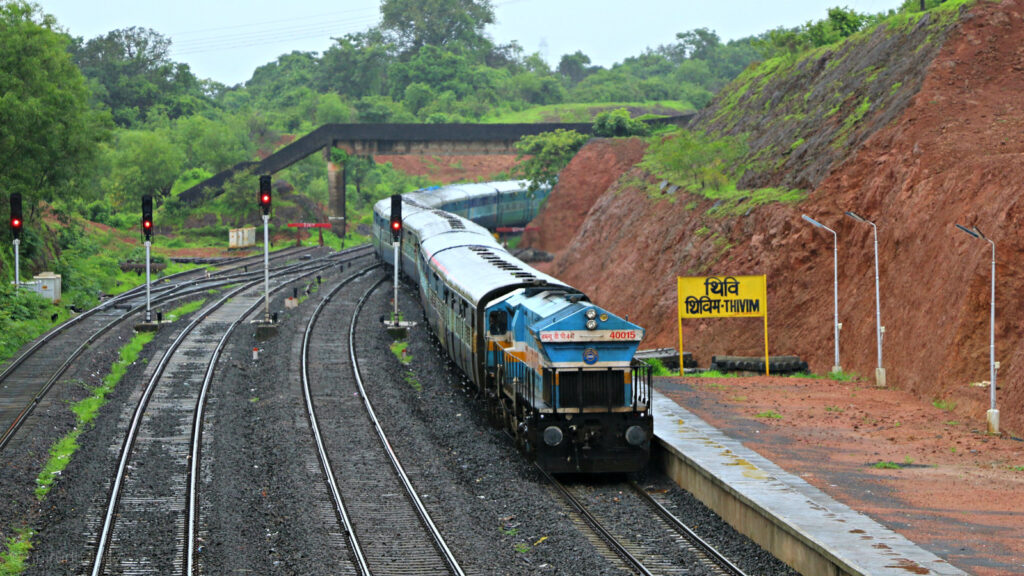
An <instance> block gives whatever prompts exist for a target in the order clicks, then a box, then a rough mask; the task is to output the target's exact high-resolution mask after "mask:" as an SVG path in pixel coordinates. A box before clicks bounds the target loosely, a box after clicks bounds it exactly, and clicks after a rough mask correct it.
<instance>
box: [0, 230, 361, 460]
mask: <svg viewBox="0 0 1024 576" xmlns="http://www.w3.org/2000/svg"><path fill="white" fill-rule="evenodd" d="M360 248H362V247H359V248H355V249H352V250H351V251H350V252H345V253H342V254H346V255H353V256H354V257H358V256H356V255H355V254H354V253H356V252H359V251H361V250H360ZM332 257H334V255H331V256H328V257H327V258H332ZM310 264H311V263H310V262H303V263H299V264H293V265H291V266H287V267H285V268H284V269H282V270H279V271H275V273H274V275H275V276H276V275H279V274H288V273H291V272H292V271H294V270H295V269H301V268H302V267H304V266H310ZM192 272H195V270H187V271H185V272H179V273H177V275H180V274H189V273H192ZM247 275H255V273H243V274H238V275H234V276H225V277H224V278H222V279H221V280H219V281H217V282H214V283H213V284H212V285H210V286H204V287H203V289H210V288H212V287H218V286H222V285H225V284H229V283H232V282H234V281H235V280H236V279H237V278H238V277H244V276H247ZM171 276H175V275H174V274H172V275H171ZM171 276H168V277H167V278H170V277H171ZM205 280H206V279H205V278H200V279H195V280H191V281H188V282H183V283H181V284H176V285H174V286H171V287H170V288H169V289H168V291H167V293H164V294H160V296H158V301H159V302H161V303H165V302H169V301H173V300H176V299H180V298H184V297H186V296H189V295H190V294H188V293H185V294H177V293H176V292H177V291H179V290H182V289H184V288H185V287H187V286H189V285H190V284H192V285H194V284H199V283H201V282H203V281H205ZM140 289H141V288H140V287H138V286H137V287H135V288H133V289H132V290H129V291H127V292H124V293H122V294H119V295H118V296H117V297H115V298H112V299H111V300H108V301H107V302H104V303H103V304H101V305H100V306H97V307H95V308H92V309H90V310H88V311H86V312H85V313H83V314H81V315H79V316H77V317H75V318H73V319H72V320H71V321H69V322H66V323H64V324H62V325H61V326H59V327H58V328H57V329H55V330H52V331H51V332H50V333H48V334H47V335H46V336H45V337H44V338H43V339H42V340H39V341H37V342H36V343H35V344H33V346H32V347H31V348H30V349H29V350H27V351H26V352H25V353H24V354H22V355H21V356H20V357H19V358H18V359H17V360H16V361H15V362H14V363H12V364H11V365H10V366H9V367H8V368H7V370H5V371H4V372H3V374H0V381H3V379H4V378H6V377H7V376H8V375H9V374H10V373H11V372H13V371H14V370H15V369H16V368H17V367H18V366H19V365H21V364H22V362H23V361H24V360H26V359H27V358H29V357H30V356H31V355H33V354H35V353H36V352H38V350H39V348H41V347H42V345H43V344H45V343H47V342H48V341H49V340H50V339H52V338H53V337H54V336H55V335H57V334H59V333H61V332H63V331H65V330H67V329H68V328H70V327H71V326H73V325H74V324H75V323H77V322H78V321H80V320H82V319H83V318H86V317H88V316H92V315H93V314H94V313H96V312H99V311H101V310H105V309H106V308H108V307H116V303H117V302H120V301H122V300H128V299H130V298H132V297H135V296H136V295H137V294H133V293H134V292H138V291H140ZM143 309H144V304H139V305H137V306H135V307H134V308H129V309H128V310H127V311H126V312H125V313H124V314H123V315H122V316H120V317H118V318H115V319H114V320H112V321H110V322H109V323H107V324H106V325H104V326H101V327H100V328H99V329H98V330H97V331H95V332H93V333H92V334H91V335H90V336H89V338H87V339H86V340H85V342H83V343H82V344H81V345H79V346H78V347H77V348H76V349H75V350H74V351H73V352H72V353H71V354H70V355H69V356H68V357H67V358H66V359H65V360H64V362H63V363H62V364H61V365H60V367H58V368H57V370H56V371H55V372H54V373H53V375H51V376H50V378H49V379H48V380H47V381H46V383H45V384H43V386H42V387H40V389H39V391H38V392H36V394H35V395H34V396H33V397H32V399H31V400H30V401H29V402H28V403H27V404H26V405H25V407H24V408H22V410H21V412H19V413H18V414H17V416H15V418H14V421H12V422H11V424H10V425H9V426H8V427H7V429H6V430H5V431H4V433H3V434H2V435H0V452H2V451H3V450H4V449H5V448H6V447H7V445H8V444H9V443H10V442H11V440H12V439H13V438H14V435H15V434H16V433H17V432H18V430H20V429H21V426H22V424H23V423H24V422H25V419H26V418H28V416H29V415H31V414H32V412H33V411H34V410H35V408H36V406H38V405H39V402H40V401H42V399H43V398H44V397H45V396H46V394H47V393H49V391H50V389H51V388H52V387H53V385H54V384H56V383H57V381H58V380H59V379H60V377H61V376H63V375H64V373H65V372H66V371H67V370H68V368H70V367H71V365H72V363H73V362H74V361H75V360H76V359H77V358H78V357H79V356H81V354H82V353H83V352H85V351H86V350H87V349H88V348H89V347H90V346H91V345H92V343H93V342H95V341H96V340H98V339H99V338H100V336H103V335H104V334H106V333H107V332H109V331H110V330H112V329H113V328H114V327H116V326H117V325H119V324H121V323H122V322H125V321H127V320H128V319H129V318H130V317H131V316H133V315H135V314H138V313H139V312H141V311H142V310H143Z"/></svg>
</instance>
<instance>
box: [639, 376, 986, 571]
mask: <svg viewBox="0 0 1024 576" xmlns="http://www.w3.org/2000/svg"><path fill="white" fill-rule="evenodd" d="M652 405H653V411H654V432H655V435H656V436H657V437H658V439H659V441H660V443H661V445H662V447H663V448H664V456H663V457H664V458H665V460H666V463H665V464H666V466H667V467H672V466H675V467H681V468H680V469H682V468H685V469H686V471H685V472H681V473H679V474H674V476H677V481H679V477H685V478H688V479H689V480H686V479H684V480H683V481H682V482H680V483H681V484H683V487H684V488H687V489H690V488H691V487H690V486H687V485H686V484H687V483H689V484H693V485H694V488H695V489H696V490H697V492H699V493H698V494H696V495H697V497H698V498H700V499H701V500H704V501H705V504H708V505H709V507H711V508H712V509H715V511H716V512H717V513H718V514H719V515H721V516H723V518H725V519H726V520H727V521H730V520H731V521H730V523H733V524H734V526H735V527H736V528H737V530H739V531H741V532H743V533H745V534H747V535H748V536H750V537H751V538H752V539H754V540H755V541H757V542H759V543H760V544H761V545H762V546H763V547H764V548H766V549H768V550H769V551H770V552H772V553H773V554H775V555H776V557H779V558H780V559H782V560H783V561H785V562H787V563H788V564H790V565H791V566H793V567H794V568H795V569H797V570H798V571H801V572H802V573H804V574H811V573H821V574H872V575H874V574H878V575H899V576H906V575H907V574H930V575H939V576H945V575H950V576H952V575H964V574H966V572H964V571H962V570H960V569H959V568H956V567H955V566H952V565H951V564H949V563H948V562H947V561H945V560H943V559H942V558H939V557H938V556H936V555H935V554H933V553H931V552H928V551H927V550H924V549H923V548H921V547H920V546H918V545H916V544H915V543H913V542H911V541H910V540H908V539H907V538H905V537H904V536H902V535H900V534H898V533H896V532H894V531H893V530H890V529H889V528H886V527H885V526H883V525H881V524H879V523H878V522H876V521H874V520H872V519H871V518H870V517H868V516H867V515H865V514H862V513H860V512H858V511H856V510H853V509H851V508H850V507H848V506H846V505H845V504H842V503H840V502H838V501H836V500H834V499H833V498H832V497H830V496H829V495H827V494H825V493H824V492H822V491H821V490H819V489H817V488H815V487H814V486H812V485H810V484H808V483H807V482H806V481H804V480H803V479H802V478H800V477H799V476H796V475H794V474H790V473H789V472H786V471H785V470H783V469H782V468H780V467H779V466H777V465H775V464H774V463H772V462H771V461H769V460H768V459H766V458H764V457H762V456H761V455H759V454H758V453H756V452H754V451H753V450H751V449H749V448H746V447H745V446H743V444H741V443H740V442H739V441H738V440H735V439H732V438H730V437H728V436H726V435H725V434H724V433H722V432H721V431H720V430H718V429H717V428H714V427H713V426H711V425H709V424H707V423H706V422H704V421H703V420H701V419H700V418H699V417H697V416H696V415H695V414H693V413H692V412H690V411H688V410H686V409H685V408H683V407H681V406H679V405H678V404H676V403H675V402H673V401H672V400H671V399H669V398H668V397H666V396H665V395H663V394H661V393H659V392H656V391H655V392H654V396H653V398H652ZM755 518H756V519H755ZM736 522H739V523H740V524H741V525H739V526H736ZM751 532H753V533H751ZM814 555H818V556H819V557H818V558H812V556H814ZM823 570H825V571H823Z"/></svg>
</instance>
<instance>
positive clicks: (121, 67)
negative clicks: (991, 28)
mask: <svg viewBox="0 0 1024 576" xmlns="http://www.w3.org/2000/svg"><path fill="white" fill-rule="evenodd" d="M940 2H941V0H925V1H924V6H921V0H906V1H905V2H904V5H903V7H902V8H900V11H901V12H913V11H917V10H920V9H922V8H932V7H934V6H935V5H937V4H939V3H940ZM492 4H493V3H492V0H382V2H381V16H382V19H381V22H380V24H379V25H378V26H376V27H373V28H370V29H367V30H365V31H363V32H358V33H353V34H347V35H344V36H341V37H338V38H336V39H335V41H334V42H333V44H332V45H331V46H329V47H327V49H326V50H324V51H323V52H322V53H314V52H298V51H295V52H290V53H286V54H282V55H281V56H280V57H278V58H277V59H276V60H274V61H273V62H269V63H267V64H265V65H264V66H261V67H259V68H258V69H256V70H255V71H254V73H253V75H252V77H251V78H250V79H249V80H248V81H247V82H245V83H244V84H242V85H237V86H230V87H229V86H225V85H223V84H220V83H218V82H216V81H213V80H204V79H199V78H197V77H196V76H195V75H194V74H193V73H192V71H191V70H190V69H189V67H188V66H187V65H186V64H182V63H178V62H174V61H172V60H171V58H170V47H171V40H170V39H169V38H168V37H166V36H163V35H162V34H161V33H160V32H158V31H155V30H151V29H146V28H139V27H128V28H123V29H119V30H111V31H110V32H108V33H106V34H103V35H100V36H97V37H95V38H91V39H84V38H80V37H74V36H72V35H70V34H68V33H67V32H65V31H64V30H62V29H61V28H60V27H59V25H58V23H57V22H56V21H55V19H54V18H53V17H52V16H49V15H47V14H45V12H44V11H43V9H42V8H40V7H39V6H38V5H36V4H31V3H29V2H27V1H26V0H0V128H2V129H0V166H2V167H3V169H2V170H0V202H2V206H0V214H3V215H6V212H7V206H8V203H7V198H8V197H9V195H10V193H12V192H20V193H22V195H23V197H24V199H25V212H26V226H25V233H24V237H23V238H22V242H21V247H20V254H21V257H22V260H21V261H22V271H23V276H31V275H32V274H34V273H36V272H39V271H42V270H48V269H50V270H56V271H58V272H60V273H62V274H64V275H65V277H64V285H65V289H66V290H69V291H68V292H67V294H69V296H68V302H74V303H76V305H81V306H85V305H88V304H89V303H90V302H92V301H95V298H96V294H97V293H99V292H109V291H111V290H116V289H117V286H116V282H115V281H114V280H112V278H115V276H114V275H111V274H110V273H108V272H104V270H107V269H109V268H111V267H113V265H114V262H115V261H116V259H117V258H119V257H125V256H124V253H125V252H127V251H130V248H116V246H118V243H117V242H114V241H113V240H112V237H113V236H116V235H117V234H121V235H122V237H123V236H124V235H125V233H126V232H129V233H130V232H131V231H133V229H134V227H135V226H136V225H137V222H138V216H137V210H138V206H139V198H140V197H141V196H142V195H144V194H151V195H153V196H154V197H155V198H156V203H157V206H158V208H157V218H156V220H157V225H158V228H160V230H159V233H161V234H165V233H167V232H170V231H173V230H175V229H177V228H180V227H183V226H188V227H189V229H190V237H194V238H199V240H197V241H198V242H200V243H203V242H209V243H214V242H216V243H222V241H223V233H224V232H225V228H226V227H228V226H233V225H238V224H241V223H245V222H246V221H249V219H251V218H252V216H253V214H254V202H253V201H252V185H251V182H250V181H248V180H245V179H244V178H241V179H236V180H235V181H233V182H229V183H228V184H227V185H226V186H225V188H224V189H225V193H224V194H222V195H221V196H220V197H218V198H217V199H216V200H215V201H211V202H207V203H205V204H203V205H200V206H197V207H190V206H186V205H185V204H184V203H183V202H181V201H179V200H178V198H177V194H178V193H179V192H181V191H182V190H184V189H187V188H188V187H190V186H192V185H194V184H195V183H197V182H200V181H202V180H203V179H205V178H207V177H209V176H211V175H213V174H217V173H218V172H221V171H223V170H225V169H226V168H229V167H232V166H235V165H237V164H239V163H242V162H251V161H253V160H256V159H257V158H259V157H261V156H262V155H266V154H269V153H272V152H273V151H274V150H276V149H277V148H279V147H280V146H282V145H283V144H285V143H287V142H289V141H290V140H291V139H292V138H295V137H299V136H302V135H303V134H305V133H307V132H309V131H311V130H312V129H314V128H316V127H317V126H319V125H321V124H325V123H334V122H478V121H479V122H493V121H496V120H497V121H517V122H519V121H538V120H541V119H545V120H547V119H555V120H559V119H560V120H563V121H576V122H579V121H584V122H586V121H591V120H594V118H595V115H597V118H596V120H597V121H596V123H595V133H596V134H597V135H600V136H612V137H615V136H627V135H644V134H646V131H647V126H646V125H644V124H643V123H641V122H639V121H638V120H637V119H635V118H631V117H630V114H629V113H628V112H626V110H623V109H620V108H622V107H624V106H626V105H629V106H630V108H632V109H636V108H644V107H647V108H648V109H650V108H652V107H653V106H652V105H653V104H657V105H658V106H659V107H660V108H661V109H663V110H694V109H699V108H702V107H704V106H705V105H707V104H708V103H709V102H710V101H711V99H712V98H713V97H714V95H715V94H716V93H717V92H719V91H720V90H722V89H723V87H725V86H726V85H727V84H728V83H729V82H730V81H731V80H732V79H733V78H735V77H736V76H737V75H739V74H740V73H741V72H742V71H743V70H744V69H746V68H747V67H748V66H749V65H750V64H751V63H753V62H756V61H758V60H760V59H763V58H767V57H777V56H780V55H782V56H785V55H787V54H795V53H797V52H799V51H801V50H804V49H807V48H812V47H816V46H822V45H826V44H829V43H832V42H838V41H841V40H842V39H843V38H846V37H848V36H850V35H852V34H855V33H857V32H858V31H859V30H863V29H864V28H866V27H870V26H872V25H873V24H874V23H875V22H877V21H878V20H879V19H880V18H881V16H880V15H873V16H872V15H865V14H859V13H856V12H854V11H852V10H849V9H846V8H833V9H830V10H829V11H828V14H827V17H826V18H825V19H822V20H819V21H816V22H808V23H806V24H805V25H802V26H798V27H795V28H792V29H777V30H770V31H767V32H765V33H763V34H760V35H758V36H752V37H748V38H742V39H738V40H730V41H728V42H723V41H722V40H721V38H719V36H718V35H717V34H716V33H715V32H714V31H712V30H709V29H706V28H699V29H695V30H688V31H682V32H679V33H678V34H676V36H675V38H674V39H673V40H672V41H671V42H669V43H666V44H662V45H659V46H656V47H653V48H649V49H647V50H645V51H644V52H643V53H641V54H639V55H635V56H632V57H628V58H625V59H624V60H622V61H621V62H620V63H616V64H614V65H612V66H610V67H607V68H605V67H602V66H596V65H594V64H593V63H592V61H591V59H590V57H589V56H588V55H586V54H585V53H583V52H581V51H577V52H574V53H572V54H565V55H562V56H561V57H560V58H559V59H558V61H557V62H558V63H557V65H556V66H551V65H549V64H548V62H546V61H545V60H544V59H543V58H542V57H541V56H540V55H539V54H537V53H533V54H528V53H525V51H524V50H523V49H522V47H520V46H519V45H518V44H517V43H515V42H512V43H509V44H505V45H499V44H496V43H495V42H494V41H493V40H492V39H491V38H490V37H489V36H488V34H487V31H486V30H487V26H488V25H490V24H492V23H493V22H494V19H495V13H494V8H493V5H492ZM658 138H661V140H657V141H656V142H655V144H654V145H653V149H654V150H655V151H658V150H661V152H662V153H663V154H662V156H659V157H658V158H660V159H658V160H657V162H662V161H663V160H664V162H665V163H664V165H661V166H660V167H659V168H658V170H659V171H662V172H664V173H665V174H667V175H672V177H673V178H678V179H679V181H680V182H687V183H688V184H687V185H688V186H690V187H694V188H696V189H702V188H703V189H705V190H713V189H715V187H722V186H726V187H728V186H729V185H731V184H728V183H730V182H732V181H733V180H734V178H735V174H732V173H729V171H728V170H726V169H725V166H727V165H728V162H727V161H726V160H728V159H729V158H732V154H733V151H734V150H735V149H736V146H741V145H742V143H729V142H726V143H725V144H722V143H721V142H717V141H713V140H709V141H707V142H705V141H704V140H702V138H710V137H707V136H703V135H698V134H690V135H687V134H682V135H676V136H670V137H664V136H662V137H658ZM585 140H586V137H585V136H581V135H579V134H575V133H571V132H554V133H549V134H544V135H540V136H536V137H531V138H527V139H524V140H523V141H522V142H521V143H520V144H519V146H518V150H519V152H520V157H521V160H522V162H521V165H520V167H519V169H518V171H517V174H519V175H522V176H524V177H527V178H529V179H530V180H531V181H533V182H535V183H536V184H540V183H542V182H552V181H554V180H555V179H556V178H557V175H558V172H559V171H560V170H561V169H562V168H563V167H564V166H565V164H566V163H568V161H569V159H571V158H572V156H573V154H575V152H576V151H577V150H578V149H579V147H580V146H582V144H583V143H584V142H585ZM722 146H724V148H721V147H722ZM712 153H713V154H712ZM339 154H341V153H339V152H337V151H336V152H335V155H339ZM707 154H712V159H711V160H709V161H708V162H706V163H703V162H704V159H705V156H707ZM332 159H333V160H335V161H339V160H344V166H345V170H346V180H347V183H348V190H347V198H348V200H349V202H348V204H349V209H350V214H349V216H350V218H349V220H350V222H351V223H352V224H353V225H357V224H358V223H359V222H360V221H361V220H363V219H365V214H366V210H367V209H368V207H369V206H371V205H372V203H373V202H374V201H375V200H376V199H378V198H381V197H384V196H386V195H388V194H390V193H392V192H393V191H395V190H405V189H410V188H413V187H417V186H423V185H427V184H429V183H430V182H429V181H427V180H426V179H424V178H414V177H410V176H407V175H404V174H401V173H399V172H397V171H395V170H394V169H392V168H391V167H390V166H386V165H380V164H377V163H375V162H374V161H373V159H371V158H358V157H346V158H341V157H340V156H339V157H337V158H332ZM723 159H724V160H723ZM325 172H326V171H325V169H324V162H323V159H322V158H320V157H311V158H309V159H307V160H305V161H303V162H299V163H297V164H296V165H294V166H292V167H291V168H289V169H287V170H285V171H283V172H281V173H279V174H278V175H276V177H277V178H278V179H279V180H280V181H281V182H283V183H284V185H285V186H289V187H291V188H293V189H294V190H295V191H296V193H297V194H296V195H295V196H292V198H294V199H295V200H294V201H293V200H292V199H289V198H288V197H285V198H281V197H278V199H276V200H275V205H276V206H283V207H294V208H296V209H297V210H300V209H301V210H307V211H308V210H310V209H311V208H310V207H311V206H313V203H320V204H321V205H322V204H324V203H325V202H326V201H327V175H326V173H325ZM300 199H301V200H302V201H301V202H299V201H298V200H300ZM83 218H84V219H88V220H91V221H93V222H97V223H100V224H105V225H107V226H110V227H112V228H114V229H117V231H115V232H111V233H106V232H104V234H111V235H112V237H111V238H106V237H104V238H102V239H99V240H97V236H96V233H95V232H87V229H85V228H83V227H82V226H81V225H80V224H79V222H80V221H81V219H83ZM350 230H351V229H350ZM0 240H6V241H9V240H10V231H9V230H7V229H6V228H5V229H4V230H2V231H0ZM178 242H181V240H177V239H169V240H167V241H166V242H165V245H170V244H172V243H178ZM5 243H6V242H5ZM98 246H103V247H104V248H103V249H98ZM12 260H13V258H12V255H11V252H10V251H9V250H4V251H2V252H0V278H2V279H3V281H4V284H6V282H7V281H8V280H10V279H12V278H13V265H12ZM117 281H121V280H117ZM124 282H127V280H124ZM10 298H11V296H10V295H9V294H8V293H7V292H6V291H5V292H3V293H2V294H0V300H3V301H4V302H5V303H6V302H7V301H8V300H9V299H10ZM5 305H6V304H5ZM19 306H20V305H19ZM25 309H26V310H28V309H29V308H25ZM9 310H14V308H9ZM18 310H22V308H18ZM64 313H65V312H61V314H64ZM19 314H20V312H19ZM28 315H29V316H33V314H28ZM10 320H11V318H8V319H7V320H4V322H7V321H10ZM8 327H9V326H8V325H5V326H4V327H3V328H4V331H5V332H6V330H7V329H8Z"/></svg>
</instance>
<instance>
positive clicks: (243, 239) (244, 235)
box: [228, 228, 256, 250]
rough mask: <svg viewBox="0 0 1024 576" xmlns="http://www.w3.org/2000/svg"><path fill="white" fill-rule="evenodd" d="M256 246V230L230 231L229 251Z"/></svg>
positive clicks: (236, 229)
mask: <svg viewBox="0 0 1024 576" xmlns="http://www.w3.org/2000/svg"><path fill="white" fill-rule="evenodd" d="M255 245H256V228H232V229H231V230H228V249H229V250H237V249H239V248H250V247H252V246H255Z"/></svg>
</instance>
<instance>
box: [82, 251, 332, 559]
mask: <svg viewBox="0 0 1024 576" xmlns="http://www.w3.org/2000/svg"><path fill="white" fill-rule="evenodd" d="M330 265H333V263H331V264H329V265H328V266H330ZM326 267H327V266H325V268H326ZM313 272H314V271H310V272H307V273H306V274H302V275H300V276H298V278H302V277H305V276H306V275H308V274H312V273H313ZM290 281H294V280H290ZM290 281H289V282H290ZM258 283H259V281H253V282H249V283H247V284H243V285H241V286H239V287H237V288H235V289H234V290H232V291H230V292H228V293H227V294H225V295H224V296H223V297H222V298H221V299H220V300H218V301H216V302H215V303H213V304H211V305H209V306H207V307H206V308H205V309H204V310H203V311H202V312H201V313H200V314H199V315H197V316H196V317H195V318H194V319H193V320H192V321H191V322H190V323H189V324H188V326H186V327H185V328H184V329H182V331H181V333H180V334H179V335H178V337H177V338H175V340H174V342H172V343H171V345H170V346H169V347H168V349H167V351H166V352H165V353H164V355H163V357H161V359H160V362H159V364H157V367H156V369H155V370H154V372H153V376H152V377H151V378H150V381H149V384H147V386H146V388H145V390H144V391H143V393H142V397H141V398H140V399H139V403H138V406H136V409H135V413H134V415H133V416H132V420H131V423H130V425H129V427H128V430H127V432H126V435H125V440H124V443H123V444H122V447H121V455H120V459H119V461H118V467H117V472H116V474H115V477H114V483H113V485H112V486H111V489H110V496H109V502H108V504H107V511H106V513H105V515H104V519H103V528H102V530H101V533H100V540H99V542H98V543H97V546H96V558H95V560H94V562H93V568H92V576H99V574H100V573H101V571H102V570H103V563H104V562H105V560H106V555H107V546H108V544H109V540H110V533H111V531H112V529H113V524H114V516H115V512H116V510H117V504H118V500H119V498H120V494H121V485H122V484H123V482H124V479H125V471H126V470H127V467H128V459H129V458H130V456H131V453H132V448H133V447H134V444H135V440H136V437H137V435H138V430H139V426H140V425H141V423H142V417H143V415H144V414H145V411H146V408H147V406H148V404H149V400H150V398H151V397H152V395H153V391H154V390H155V389H156V385H157V383H158V382H159V381H160V379H161V376H162V374H163V371H164V370H165V369H166V367H167V364H168V362H169V361H170V359H171V357H173V356H174V353H175V351H176V350H177V349H178V347H179V346H180V345H181V343H182V342H184V341H185V339H186V337H187V336H188V335H189V334H190V333H191V332H192V330H194V329H195V328H196V326H198V325H199V323H200V322H201V321H202V320H204V319H206V317H207V316H209V315H210V314H211V313H212V312H213V311H214V310H217V309H218V308H220V307H221V306H222V305H224V304H225V303H226V302H227V301H228V300H230V299H231V298H233V297H234V296H236V295H237V294H240V293H242V292H244V291H245V290H248V289H250V288H252V287H253V286H255V285H256V284H258ZM287 283H288V282H284V283H282V284H281V285H279V286H278V287H279V288H280V287H283V286H284V285H287ZM249 313H251V310H250V311H247V312H246V313H245V314H243V315H242V316H243V317H244V316H247V315H248V314H249ZM186 546H187V547H188V548H189V549H191V548H192V547H193V546H192V542H191V541H190V540H189V541H187V542H186Z"/></svg>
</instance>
